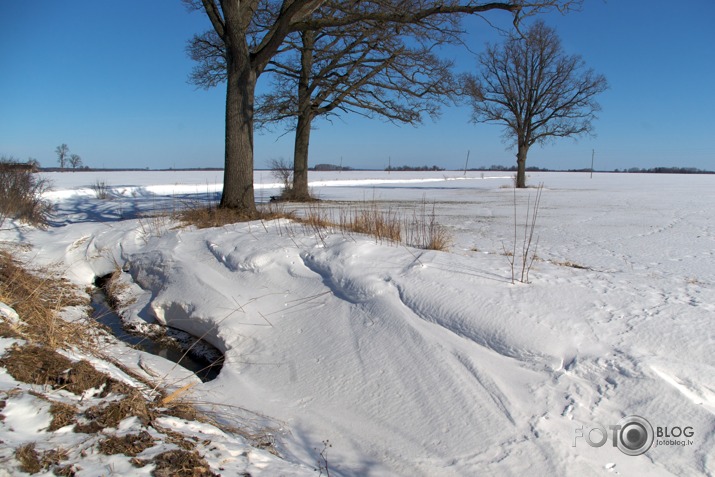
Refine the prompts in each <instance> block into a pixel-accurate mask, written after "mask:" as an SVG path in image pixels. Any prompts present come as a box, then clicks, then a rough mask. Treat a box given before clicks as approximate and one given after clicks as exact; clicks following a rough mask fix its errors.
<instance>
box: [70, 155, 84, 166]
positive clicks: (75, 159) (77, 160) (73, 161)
mask: <svg viewBox="0 0 715 477" xmlns="http://www.w3.org/2000/svg"><path fill="white" fill-rule="evenodd" d="M69 163H70V166H71V167H72V170H76V169H77V168H78V167H82V158H81V157H79V155H77V154H72V155H71V156H70V158H69Z"/></svg>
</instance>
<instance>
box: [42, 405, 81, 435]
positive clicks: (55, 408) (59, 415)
mask: <svg viewBox="0 0 715 477" xmlns="http://www.w3.org/2000/svg"><path fill="white" fill-rule="evenodd" d="M77 413H78V411H77V408H76V407H74V406H73V405H71V404H66V403H63V402H53V403H52V405H51V406H50V414H52V421H51V422H50V426H49V427H48V428H47V430H48V431H56V430H57V429H62V428H63V427H65V426H69V425H70V424H74V423H75V418H76V417H77Z"/></svg>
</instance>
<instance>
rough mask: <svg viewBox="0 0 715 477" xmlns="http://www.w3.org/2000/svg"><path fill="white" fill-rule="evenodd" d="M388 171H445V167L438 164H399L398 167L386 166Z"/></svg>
mask: <svg viewBox="0 0 715 477" xmlns="http://www.w3.org/2000/svg"><path fill="white" fill-rule="evenodd" d="M385 170H386V171H388V172H389V171H400V172H403V171H443V170H444V167H438V166H432V167H430V166H397V167H392V166H387V167H386V168H385Z"/></svg>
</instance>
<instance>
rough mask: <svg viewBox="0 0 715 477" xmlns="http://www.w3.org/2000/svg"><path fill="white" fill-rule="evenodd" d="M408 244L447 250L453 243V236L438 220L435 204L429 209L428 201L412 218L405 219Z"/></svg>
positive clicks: (429, 248) (428, 248) (423, 203)
mask: <svg viewBox="0 0 715 477" xmlns="http://www.w3.org/2000/svg"><path fill="white" fill-rule="evenodd" d="M405 235H406V239H405V241H406V243H407V245H411V246H413V247H417V248H423V249H426V250H447V248H449V246H450V244H451V243H452V236H451V235H450V233H449V232H448V231H447V229H446V228H445V227H444V226H442V225H440V224H439V223H438V222H437V214H436V213H435V204H432V210H431V211H430V212H428V211H427V201H425V200H423V201H422V206H421V207H420V208H419V209H417V210H415V211H414V212H413V214H412V217H411V219H409V220H405Z"/></svg>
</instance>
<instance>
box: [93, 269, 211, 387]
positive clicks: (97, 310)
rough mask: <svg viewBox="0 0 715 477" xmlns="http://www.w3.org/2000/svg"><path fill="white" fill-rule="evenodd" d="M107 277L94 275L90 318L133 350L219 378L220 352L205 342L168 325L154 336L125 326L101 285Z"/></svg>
mask: <svg viewBox="0 0 715 477" xmlns="http://www.w3.org/2000/svg"><path fill="white" fill-rule="evenodd" d="M109 278H110V276H106V277H97V278H96V279H95V280H94V285H95V289H94V293H92V310H93V312H92V317H93V318H94V319H95V320H97V321H98V322H99V323H101V324H103V325H105V326H106V327H107V328H109V330H110V332H111V333H112V334H113V335H114V336H115V337H116V338H117V339H119V340H121V341H123V342H124V343H127V344H128V345H130V346H132V347H133V348H135V349H138V350H140V351H145V352H147V353H151V354H153V355H156V356H160V357H162V358H164V359H168V360H169V361H172V362H174V363H177V364H179V365H180V366H183V367H184V368H186V369H188V370H189V371H192V372H194V373H195V374H196V376H198V377H199V379H201V381H202V382H207V381H212V380H214V379H216V378H217V377H218V375H219V373H220V372H221V367H222V363H223V355H222V354H221V352H220V351H219V350H218V349H216V348H215V347H214V346H212V345H211V344H209V343H207V342H206V341H204V340H201V339H199V338H196V337H195V336H193V335H191V334H189V333H186V332H185V331H182V330H178V329H176V328H171V327H165V328H166V335H167V336H162V337H156V338H155V337H152V336H147V335H144V334H138V333H133V332H131V331H128V330H126V329H124V326H123V323H122V319H121V317H120V316H119V315H118V314H117V313H116V312H115V311H114V309H113V308H112V306H111V305H110V304H109V301H108V299H107V294H106V291H105V288H104V287H105V286H106V284H107V281H108V280H109ZM180 343H187V347H188V346H192V347H193V348H200V349H202V350H203V351H204V353H202V354H201V355H199V354H198V353H194V352H192V349H188V350H187V349H186V347H183V346H182V345H181V344H180ZM206 354H208V355H212V356H213V358H212V359H209V358H207V357H206V356H205V355H206Z"/></svg>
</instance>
